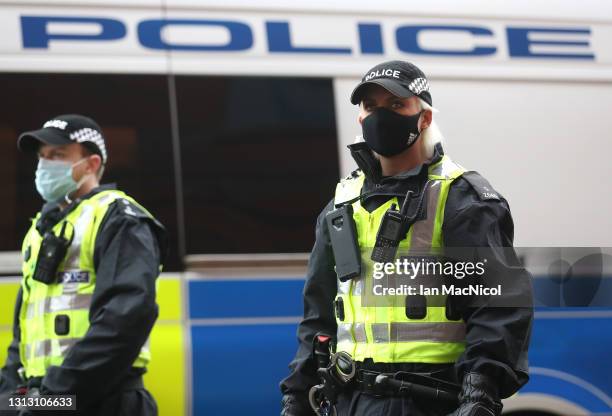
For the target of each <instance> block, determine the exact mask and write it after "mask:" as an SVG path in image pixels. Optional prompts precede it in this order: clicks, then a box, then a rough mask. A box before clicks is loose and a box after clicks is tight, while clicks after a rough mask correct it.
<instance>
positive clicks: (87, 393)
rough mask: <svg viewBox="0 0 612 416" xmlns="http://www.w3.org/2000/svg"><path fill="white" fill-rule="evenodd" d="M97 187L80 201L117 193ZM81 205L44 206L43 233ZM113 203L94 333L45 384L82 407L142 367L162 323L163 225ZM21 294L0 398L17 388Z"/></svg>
mask: <svg viewBox="0 0 612 416" xmlns="http://www.w3.org/2000/svg"><path fill="white" fill-rule="evenodd" d="M114 188H115V186H114V185H104V186H99V187H98V188H96V189H94V190H93V191H92V192H91V193H89V194H88V195H85V196H83V197H82V198H81V199H80V200H83V199H86V198H89V197H91V196H92V195H95V194H96V193H98V192H101V191H103V190H108V189H114ZM80 200H76V201H73V202H72V204H70V205H69V206H68V207H66V208H65V209H64V210H60V209H59V206H58V205H57V204H53V203H48V204H45V206H44V207H43V209H42V211H41V218H40V219H39V221H38V222H37V229H38V230H39V232H40V233H41V235H42V234H43V233H44V232H45V231H46V230H49V229H51V228H52V227H53V226H54V225H55V224H57V223H58V222H59V221H60V220H61V219H63V218H64V217H65V216H66V215H67V214H68V213H69V212H70V211H71V210H72V209H73V208H75V207H76V206H77V205H78V204H79V202H80ZM123 201H124V200H122V201H115V202H113V203H112V204H111V206H110V207H109V209H108V211H107V213H106V215H105V217H104V219H103V222H102V224H101V225H100V229H99V232H98V235H97V238H96V242H95V248H94V266H95V269H96V287H95V290H94V293H93V296H92V303H91V307H90V311H89V320H90V327H89V329H88V331H87V333H86V334H85V336H84V337H83V338H82V339H81V340H79V341H78V342H77V343H76V344H75V345H74V346H73V347H72V348H71V349H70V350H69V351H68V353H67V355H66V357H65V359H64V361H63V363H62V365H61V366H52V367H50V368H49V369H48V371H47V374H46V375H45V377H44V378H43V380H42V385H41V388H40V390H41V393H44V394H76V395H77V399H78V406H79V409H84V408H87V407H89V406H91V405H95V403H96V402H98V401H100V400H103V399H104V397H106V396H107V395H108V394H110V393H111V392H113V390H114V389H116V388H118V387H119V386H120V385H121V383H122V382H123V381H125V380H126V379H128V378H130V377H133V376H138V375H140V374H142V373H143V372H144V369H140V368H134V367H132V364H133V362H134V361H135V360H136V358H137V357H138V355H139V353H140V349H141V347H142V346H143V345H144V344H145V342H146V341H147V338H148V337H149V334H150V332H151V329H152V328H153V324H154V323H155V320H156V319H157V315H158V307H157V304H156V303H155V280H156V278H157V276H158V275H159V266H160V264H161V263H162V262H163V257H164V254H165V251H166V236H165V230H164V228H163V226H162V225H161V224H160V223H159V222H158V221H156V220H154V219H151V218H150V217H149V216H148V215H146V214H145V213H144V212H142V210H141V209H140V208H139V207H137V206H135V205H134V204H131V203H130V204H125V203H124V202H123ZM20 305H21V290H20V291H19V294H18V296H17V303H16V305H15V321H14V326H13V333H14V339H13V342H12V343H11V345H10V347H9V350H8V358H7V361H6V365H5V367H4V368H3V369H2V372H1V373H0V393H6V392H9V391H13V390H14V389H15V388H16V387H17V385H18V384H20V381H19V378H18V376H17V369H18V368H19V367H21V366H22V365H21V363H20V358H19V337H20V329H19V320H18V316H19V315H18V314H19V309H20Z"/></svg>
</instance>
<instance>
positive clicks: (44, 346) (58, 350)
mask: <svg viewBox="0 0 612 416" xmlns="http://www.w3.org/2000/svg"><path fill="white" fill-rule="evenodd" d="M79 339H80V338H61V339H45V340H42V341H36V342H34V343H33V345H32V344H27V345H26V357H27V358H28V359H29V358H40V357H57V356H62V357H64V356H66V354H67V352H68V350H69V349H70V348H71V347H72V346H73V345H74V344H76V343H77V342H78V341H79ZM31 351H34V355H33V357H30V353H31Z"/></svg>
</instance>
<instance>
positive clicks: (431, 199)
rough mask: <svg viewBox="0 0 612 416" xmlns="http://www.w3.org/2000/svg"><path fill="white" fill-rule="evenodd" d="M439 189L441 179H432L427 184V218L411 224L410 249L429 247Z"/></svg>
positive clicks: (434, 222)
mask: <svg viewBox="0 0 612 416" xmlns="http://www.w3.org/2000/svg"><path fill="white" fill-rule="evenodd" d="M441 189H442V182H441V181H432V182H431V183H430V184H429V186H428V189H427V218H426V219H424V220H421V221H417V222H415V223H414V225H413V226H412V240H411V241H410V248H411V249H429V248H431V243H432V241H433V233H434V227H435V224H436V211H437V209H438V199H439V198H440V191H441Z"/></svg>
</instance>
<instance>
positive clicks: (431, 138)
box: [419, 98, 444, 159]
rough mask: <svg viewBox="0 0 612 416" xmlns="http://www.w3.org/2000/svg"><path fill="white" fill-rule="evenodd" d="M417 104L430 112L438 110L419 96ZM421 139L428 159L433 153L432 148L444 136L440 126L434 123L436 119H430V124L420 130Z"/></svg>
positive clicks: (441, 140) (442, 139) (440, 141)
mask: <svg viewBox="0 0 612 416" xmlns="http://www.w3.org/2000/svg"><path fill="white" fill-rule="evenodd" d="M419 104H420V105H421V110H430V111H431V112H432V113H437V112H438V110H437V109H436V108H434V107H432V106H431V105H429V104H428V103H427V102H425V101H424V100H423V99H422V98H419ZM421 141H422V143H423V144H422V146H423V148H424V149H425V155H426V157H427V158H428V159H431V157H432V156H433V154H434V148H435V146H436V144H437V143H442V142H443V141H444V136H442V132H441V131H440V128H439V127H438V125H437V124H436V121H435V120H434V119H433V117H432V119H431V124H430V125H429V127H427V128H426V129H425V130H423V131H422V132H421Z"/></svg>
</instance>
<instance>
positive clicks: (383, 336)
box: [372, 324, 389, 343]
mask: <svg viewBox="0 0 612 416" xmlns="http://www.w3.org/2000/svg"><path fill="white" fill-rule="evenodd" d="M372 335H373V336H374V342H375V343H387V342H389V324H372Z"/></svg>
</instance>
